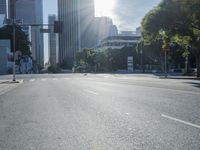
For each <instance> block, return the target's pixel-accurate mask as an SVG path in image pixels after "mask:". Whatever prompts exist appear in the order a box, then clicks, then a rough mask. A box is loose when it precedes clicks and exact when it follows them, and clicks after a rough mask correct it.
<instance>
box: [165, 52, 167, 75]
mask: <svg viewBox="0 0 200 150" xmlns="http://www.w3.org/2000/svg"><path fill="white" fill-rule="evenodd" d="M165 78H167V50H165Z"/></svg>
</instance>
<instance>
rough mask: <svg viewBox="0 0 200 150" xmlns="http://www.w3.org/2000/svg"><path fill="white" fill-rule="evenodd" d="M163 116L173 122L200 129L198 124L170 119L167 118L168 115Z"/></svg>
mask: <svg viewBox="0 0 200 150" xmlns="http://www.w3.org/2000/svg"><path fill="white" fill-rule="evenodd" d="M161 116H162V117H163V118H167V119H170V120H173V121H176V122H179V123H183V124H185V125H188V126H192V127H195V128H198V129H200V126H199V125H196V124H193V123H190V122H187V121H184V120H180V119H177V118H174V117H170V116H167V115H161Z"/></svg>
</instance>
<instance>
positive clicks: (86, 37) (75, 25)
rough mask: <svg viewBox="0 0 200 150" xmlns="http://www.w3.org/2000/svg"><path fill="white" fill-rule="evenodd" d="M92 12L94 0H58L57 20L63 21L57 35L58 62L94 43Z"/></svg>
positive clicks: (72, 56)
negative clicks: (61, 31)
mask: <svg viewBox="0 0 200 150" xmlns="http://www.w3.org/2000/svg"><path fill="white" fill-rule="evenodd" d="M94 13H95V12H94V0H58V20H59V21H63V26H64V29H63V33H62V34H60V35H59V52H60V54H59V56H60V62H62V60H63V59H65V58H66V57H71V58H74V57H75V56H76V54H77V52H78V51H80V50H82V49H83V48H86V47H87V48H90V47H92V46H94V45H95V44H94V42H93V38H92V36H93V30H92V26H93V21H94V17H95V16H94Z"/></svg>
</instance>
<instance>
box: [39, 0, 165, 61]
mask: <svg viewBox="0 0 200 150" xmlns="http://www.w3.org/2000/svg"><path fill="white" fill-rule="evenodd" d="M99 1H105V2H107V1H114V3H115V6H114V8H113V9H112V14H111V15H110V16H109V17H111V18H112V19H113V21H114V23H115V24H116V25H117V26H118V28H119V30H135V28H136V27H139V26H140V22H141V20H142V18H143V17H144V15H145V14H146V13H147V12H148V11H149V10H150V9H152V8H153V7H155V6H156V5H157V4H158V3H159V2H160V1H161V0H99ZM107 4H108V3H107ZM43 11H44V23H47V22H48V15H49V14H57V0H43ZM44 39H45V42H44V48H45V62H47V61H48V34H45V35H44Z"/></svg>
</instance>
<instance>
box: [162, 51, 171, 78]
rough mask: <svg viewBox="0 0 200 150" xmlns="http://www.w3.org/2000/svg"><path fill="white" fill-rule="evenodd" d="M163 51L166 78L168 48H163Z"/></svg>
mask: <svg viewBox="0 0 200 150" xmlns="http://www.w3.org/2000/svg"><path fill="white" fill-rule="evenodd" d="M163 50H164V52H165V78H167V52H168V51H170V49H169V48H165V49H163Z"/></svg>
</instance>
